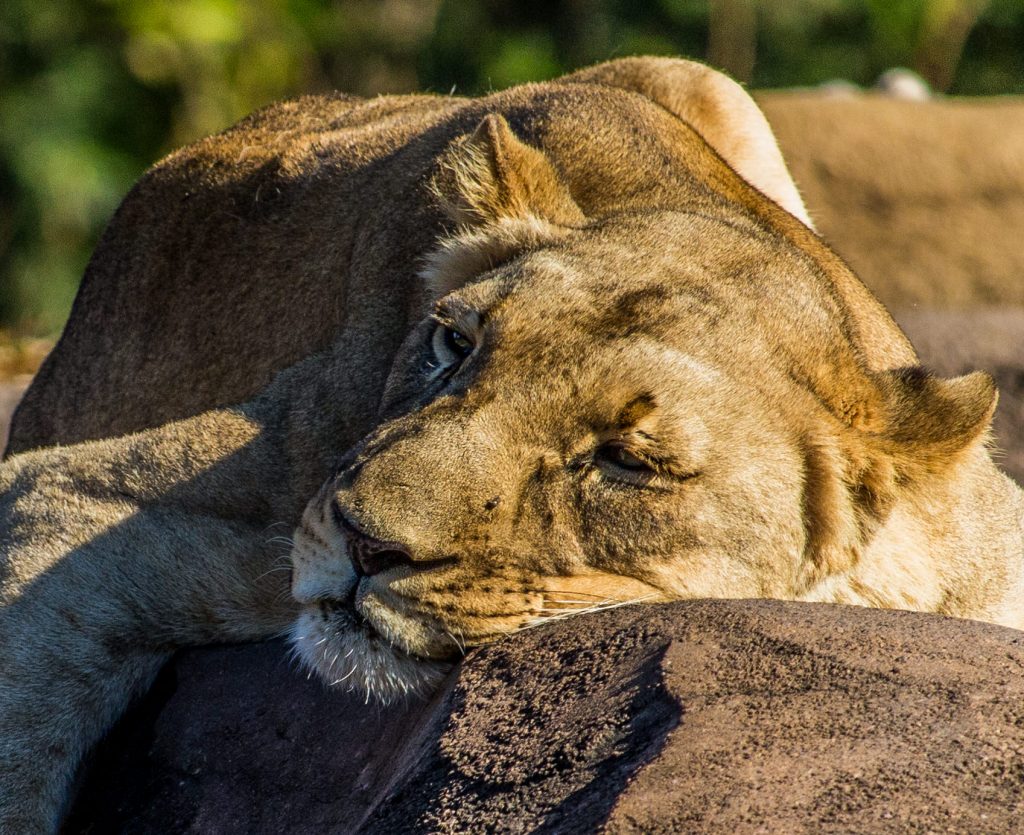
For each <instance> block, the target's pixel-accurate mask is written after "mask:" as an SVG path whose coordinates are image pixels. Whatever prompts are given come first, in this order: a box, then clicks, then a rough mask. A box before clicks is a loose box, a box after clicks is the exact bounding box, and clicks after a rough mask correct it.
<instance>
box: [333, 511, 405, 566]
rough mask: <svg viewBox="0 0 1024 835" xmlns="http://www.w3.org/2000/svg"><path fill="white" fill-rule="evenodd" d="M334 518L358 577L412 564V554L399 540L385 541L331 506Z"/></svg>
mask: <svg viewBox="0 0 1024 835" xmlns="http://www.w3.org/2000/svg"><path fill="white" fill-rule="evenodd" d="M332 509H333V511H334V519H335V521H336V522H337V523H338V527H339V528H341V531H342V534H343V535H344V536H345V540H346V542H347V543H348V553H349V557H350V558H351V559H352V567H353V568H354V569H355V571H356V574H357V575H358V576H360V577H372V576H373V575H374V574H380V573H381V572H382V571H387V570H388V569H389V568H397V567H399V566H402V565H412V563H413V559H412V554H410V553H409V549H408V548H406V547H405V546H404V545H402V544H401V543H400V542H385V541H384V540H381V539H376V538H375V537H372V536H370V535H369V534H367V533H365V532H364V531H363V530H361V529H360V528H359V527H358V526H357V525H356V524H355V523H354V522H353V521H352V520H351V519H349V518H348V517H347V516H346V515H345V514H344V512H342V510H341V509H340V508H339V507H338V506H337V505H334V506H333V508H332Z"/></svg>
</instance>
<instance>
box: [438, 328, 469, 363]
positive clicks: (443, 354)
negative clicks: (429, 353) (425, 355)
mask: <svg viewBox="0 0 1024 835" xmlns="http://www.w3.org/2000/svg"><path fill="white" fill-rule="evenodd" d="M431 342H432V345H433V348H434V355H435V356H436V357H437V359H438V361H439V362H440V363H441V365H442V366H444V367H446V368H447V367H450V366H453V365H458V364H459V363H461V362H462V361H463V360H464V359H465V358H466V357H468V356H469V355H470V354H472V353H473V348H474V347H475V346H474V345H473V340H472V339H470V338H469V337H468V336H466V335H465V334H464V333H462V332H461V331H457V330H455V328H452V327H449V326H448V325H438V326H437V328H436V329H435V330H434V336H433V339H432V340H431Z"/></svg>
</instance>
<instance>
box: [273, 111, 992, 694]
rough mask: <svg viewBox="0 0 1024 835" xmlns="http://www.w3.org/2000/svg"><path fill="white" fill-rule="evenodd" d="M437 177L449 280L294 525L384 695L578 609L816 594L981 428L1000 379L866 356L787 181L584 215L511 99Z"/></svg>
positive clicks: (300, 595) (336, 621)
mask: <svg viewBox="0 0 1024 835" xmlns="http://www.w3.org/2000/svg"><path fill="white" fill-rule="evenodd" d="M433 188H434V191H435V193H436V195H437V197H438V199H439V200H440V201H441V203H442V204H443V206H444V207H445V209H446V211H447V212H448V214H449V216H450V217H451V218H452V221H453V224H454V227H453V232H452V234H451V235H450V236H449V237H447V238H446V239H444V240H443V241H442V242H441V243H440V244H439V246H438V249H437V250H436V251H435V252H434V253H433V254H432V255H431V256H430V258H429V259H428V261H427V264H426V266H425V269H424V273H425V276H426V280H427V281H428V282H430V285H431V287H432V288H433V289H434V291H435V292H434V296H435V298H436V299H437V301H436V303H435V304H434V306H433V309H432V310H431V311H430V312H429V314H428V315H426V316H425V317H424V319H423V320H422V322H421V323H420V324H419V325H418V326H417V327H416V328H415V329H414V330H413V331H412V332H411V334H410V335H409V337H408V339H407V340H406V342H405V344H404V346H403V348H402V350H401V351H400V353H399V355H398V357H397V359H396V361H395V363H394V366H393V369H392V372H391V375H390V379H389V381H388V384H387V387H386V391H385V394H384V398H383V402H382V405H381V418H382V420H381V423H380V425H379V427H378V428H377V429H376V430H375V431H374V432H372V433H371V434H370V435H369V436H368V437H366V438H365V439H364V440H363V441H362V442H361V443H359V444H358V445H357V446H356V447H355V448H354V449H352V450H350V451H349V452H348V453H347V454H346V455H345V456H344V459H343V461H342V464H341V466H340V468H339V469H338V471H337V473H336V475H335V476H334V477H333V478H331V479H330V480H329V481H328V482H327V483H326V484H325V485H324V487H323V489H322V490H321V491H320V493H319V494H318V495H317V496H316V497H315V498H314V499H313V501H312V502H310V504H309V506H308V507H307V509H306V511H305V514H304V517H303V522H302V525H301V526H300V527H299V529H298V531H297V532H296V536H295V544H294V548H293V551H292V562H293V584H292V591H293V595H294V597H295V598H296V599H297V600H298V601H299V602H300V603H301V604H303V607H304V608H303V611H302V614H301V616H300V618H299V621H298V624H297V626H296V633H295V639H296V645H297V648H298V651H299V653H300V655H301V656H302V658H303V659H304V660H305V661H306V662H307V663H308V664H309V665H310V666H312V667H314V668H316V669H317V670H318V671H320V672H321V673H322V674H323V675H324V676H325V678H326V679H327V680H328V681H329V682H332V683H336V682H343V681H345V682H350V683H352V684H355V685H357V686H360V687H362V688H363V689H365V690H366V691H367V692H368V693H377V694H380V695H382V696H384V697H385V698H386V697H389V696H391V695H394V694H396V693H400V692H403V691H406V690H409V689H416V688H418V687H420V686H421V685H424V684H427V683H429V682H430V681H432V680H433V679H434V678H436V676H437V675H438V674H439V673H440V671H441V670H442V669H443V666H442V664H443V662H445V661H448V660H449V659H452V658H453V657H456V656H457V655H458V654H459V653H461V652H463V651H464V650H465V648H466V647H467V646H472V645H477V644H481V643H485V642H488V641H492V640H494V639H496V638H499V637H501V636H503V635H506V634H508V633H511V632H515V631H517V630H521V629H524V628H529V627H531V626H534V625H537V624H541V623H544V622H546V621H549V620H552V619H559V618H563V617H566V616H568V615H571V614H577V613H581V612H589V611H593V610H595V609H601V608H604V607H608V606H617V605H621V604H624V603H630V602H636V601H664V600H670V599H677V598H693V597H731V598H743V597H776V598H798V597H801V596H805V595H807V594H809V593H810V592H811V591H812V590H813V589H814V588H815V587H816V586H817V585H818V584H821V583H822V582H823V581H825V580H826V579H827V578H828V577H830V576H832V575H835V574H837V573H839V572H842V571H844V570H846V569H847V568H849V566H851V565H852V564H854V563H855V562H856V561H857V560H858V558H859V555H860V554H861V553H862V552H863V550H864V549H865V547H867V545H868V543H870V542H871V541H872V538H873V537H874V536H875V535H876V533H877V531H878V530H880V528H881V526H882V525H883V523H884V522H885V520H886V518H887V517H888V515H889V514H890V513H891V512H892V509H893V508H894V507H895V506H896V505H898V504H899V502H900V501H901V498H902V497H903V496H904V495H907V494H909V493H912V492H913V491H914V490H915V489H917V488H918V486H919V485H921V484H923V483H925V482H927V480H928V479H929V478H930V477H932V476H933V475H934V474H935V473H937V472H940V471H942V470H943V469H944V468H946V467H948V466H949V465H950V463H951V462H952V461H954V460H956V459H957V457H958V456H961V455H963V454H964V453H965V451H966V450H968V449H969V448H971V447H973V446H974V445H976V444H977V443H978V442H979V439H981V438H982V436H983V435H984V432H985V429H986V427H987V425H988V421H989V418H990V416H991V411H992V408H993V405H994V390H993V387H992V384H991V381H990V380H989V379H988V378H987V377H985V376H984V375H980V374H979V375H969V376H967V377H963V378H958V379H954V380H939V379H936V378H934V377H932V376H931V375H929V374H927V373H925V372H924V371H922V370H921V369H918V368H905V369H895V370H879V369H877V368H874V367H872V366H871V364H870V363H869V362H868V361H867V360H866V359H865V352H864V347H863V344H861V340H862V337H861V336H860V334H859V332H858V329H857V327H856V313H855V311H852V310H851V309H850V307H849V305H848V303H847V301H846V299H845V298H844V297H843V296H842V295H841V294H839V293H837V292H836V291H835V283H836V278H835V275H832V274H829V272H828V269H826V267H824V266H823V265H822V261H821V259H818V258H815V257H811V255H809V254H808V252H807V250H806V248H805V247H804V246H802V245H801V243H800V242H801V241H802V240H803V238H801V237H799V236H794V235H793V234H791V233H789V232H788V231H787V228H788V227H787V228H783V227H784V226H785V224H782V226H780V223H779V221H778V218H779V217H780V216H781V215H782V214H784V213H781V211H780V210H778V208H777V207H775V206H774V205H771V204H770V201H768V200H767V199H764V198H762V202H763V203H764V204H765V205H766V206H770V209H769V208H766V209H765V210H764V211H755V210H752V209H751V208H750V206H749V205H743V204H741V203H739V202H736V201H733V200H729V199H724V198H722V197H721V196H720V195H718V194H716V193H714V192H713V191H707V192H706V193H703V192H702V193H701V195H700V196H699V198H693V199H690V200H689V201H688V202H685V203H680V204H679V205H670V206H663V205H652V206H649V207H646V208H642V209H638V208H629V209H624V210H622V211H615V212H609V213H606V214H603V215H601V216H599V217H587V216H585V215H584V213H583V212H582V211H581V210H580V208H579V207H578V205H577V204H576V202H575V201H574V200H573V197H572V195H571V193H570V191H569V189H568V188H567V187H566V186H565V185H564V184H563V183H562V181H561V180H560V178H559V175H558V173H557V170H556V168H555V166H554V165H553V164H552V163H551V161H550V160H548V159H547V158H546V157H545V155H544V154H543V153H542V152H541V151H539V150H537V149H536V148H533V147H531V146H528V145H526V144H525V143H523V142H521V141H520V140H519V139H518V138H517V137H516V136H515V135H514V134H513V133H512V131H511V129H510V128H509V126H508V124H507V123H506V122H505V121H504V120H503V119H502V118H500V117H497V116H488V117H487V118H485V119H484V121H483V122H482V123H481V125H480V126H479V128H478V129H477V130H476V131H475V132H474V133H472V134H469V135H467V136H465V137H462V138H460V139H459V140H457V141H455V142H454V143H453V144H452V145H451V146H450V148H449V151H448V152H447V153H446V154H445V156H444V157H442V160H441V163H440V167H439V170H438V173H437V175H436V177H435V178H434V181H433ZM786 217H787V218H789V216H788V215H786ZM789 220H792V223H793V224H797V225H798V226H799V224H798V222H797V221H795V220H793V219H792V218H789ZM800 228H801V229H802V230H803V232H805V233H806V234H808V235H809V234H810V233H809V232H806V229H804V227H802V226H801V227H800Z"/></svg>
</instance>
